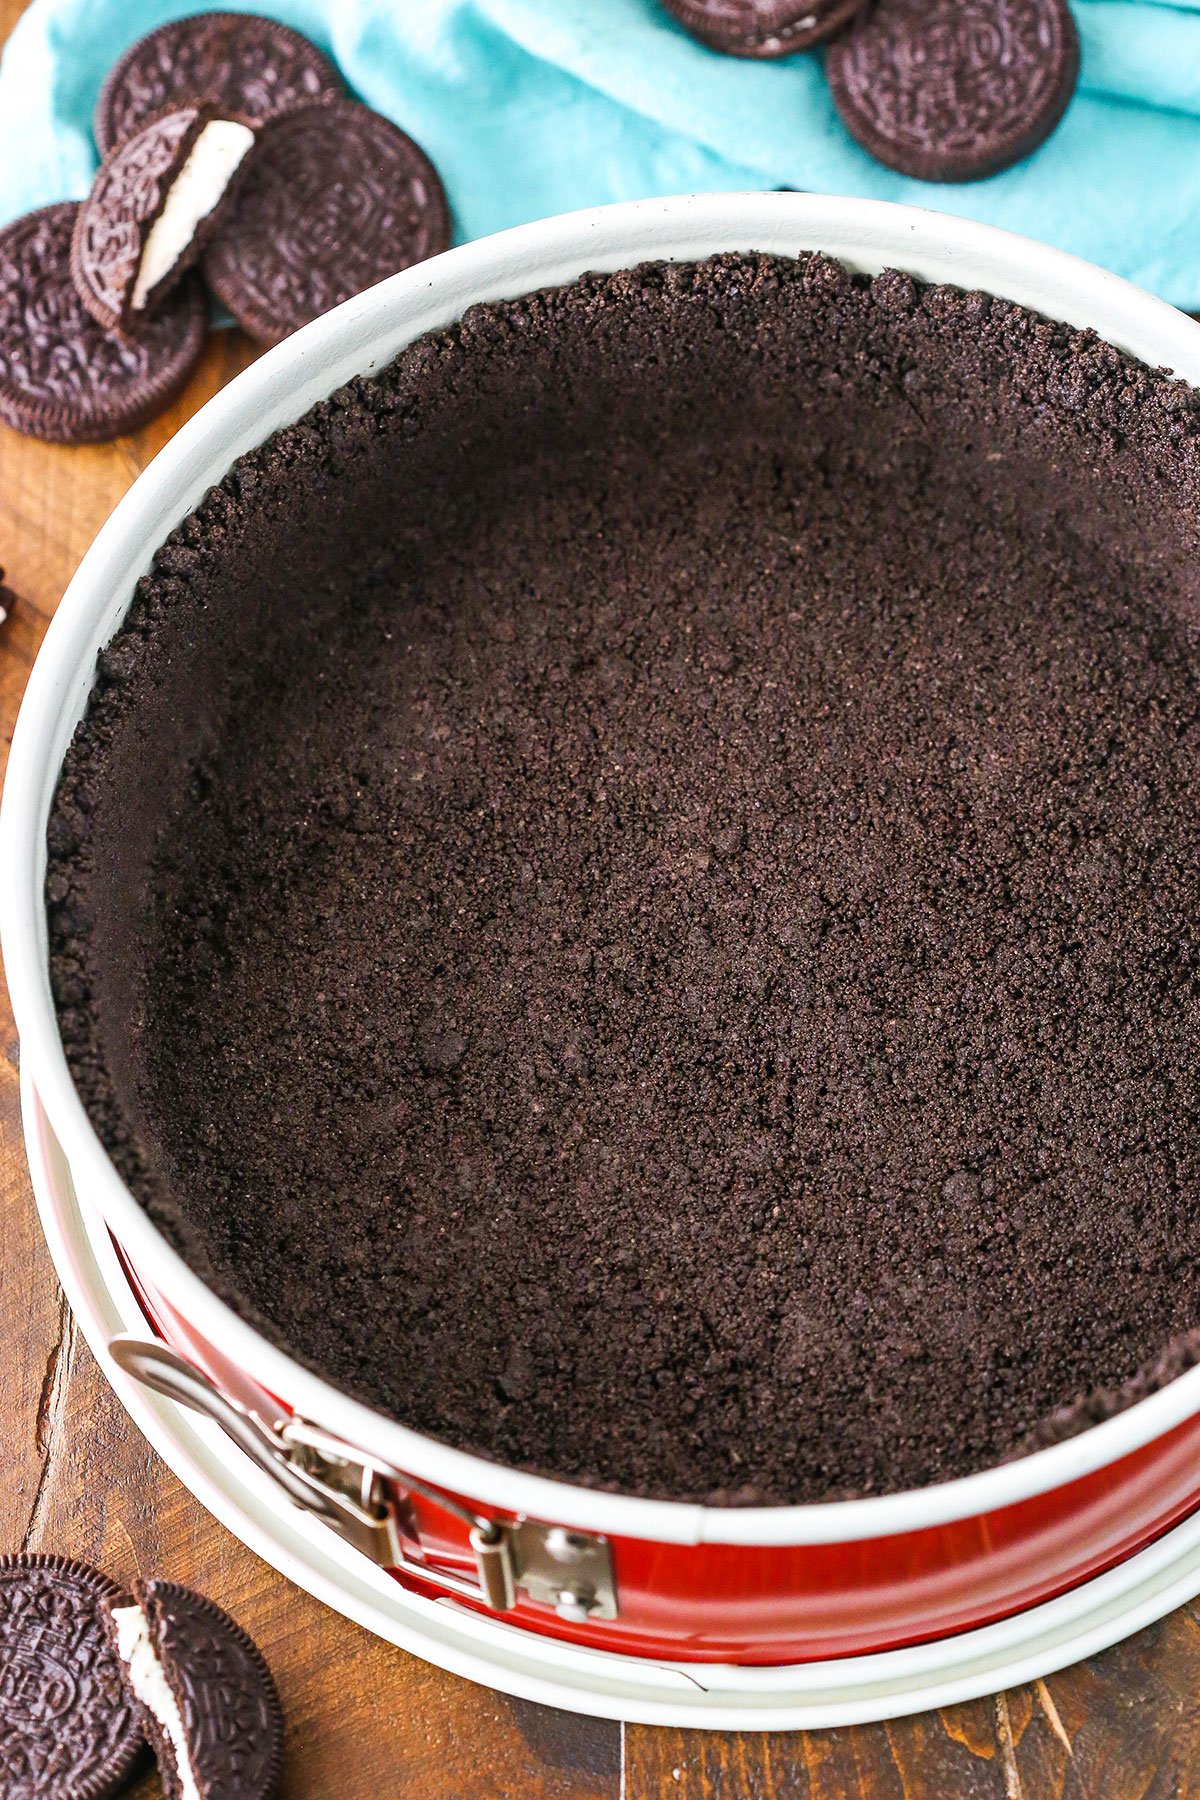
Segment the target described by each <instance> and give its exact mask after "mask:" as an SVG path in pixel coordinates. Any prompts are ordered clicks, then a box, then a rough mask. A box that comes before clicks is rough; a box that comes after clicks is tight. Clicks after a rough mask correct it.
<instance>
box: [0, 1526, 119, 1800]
mask: <svg viewBox="0 0 1200 1800" xmlns="http://www.w3.org/2000/svg"><path fill="white" fill-rule="evenodd" d="M121 1603H122V1596H121V1593H120V1590H119V1589H118V1588H117V1586H116V1584H115V1583H114V1582H111V1581H109V1579H108V1577H107V1576H105V1575H101V1573H100V1572H99V1570H98V1569H92V1568H89V1567H88V1565H87V1564H86V1563H81V1562H70V1561H68V1560H67V1559H66V1558H65V1557H61V1556H38V1555H29V1556H3V1557H0V1794H3V1795H4V1800H62V1797H63V1796H67V1795H69V1796H70V1800H108V1796H109V1795H114V1794H118V1793H119V1792H120V1791H121V1789H122V1788H123V1787H124V1786H125V1784H126V1782H127V1781H128V1780H129V1778H130V1776H131V1775H132V1773H133V1770H134V1767H135V1765H136V1764H137V1761H138V1758H139V1757H140V1756H141V1754H142V1752H143V1751H144V1750H145V1747H146V1746H145V1738H144V1736H143V1733H142V1713H141V1708H140V1706H139V1705H138V1703H137V1702H136V1700H134V1699H133V1698H132V1697H131V1696H130V1695H129V1693H128V1692H127V1691H126V1688H125V1685H124V1683H123V1681H122V1679H121V1671H120V1663H119V1659H118V1657H117V1655H116V1652H115V1650H114V1648H113V1645H112V1642H111V1640H110V1638H109V1634H108V1629H107V1611H106V1609H107V1607H108V1606H109V1605H113V1606H120V1605H121Z"/></svg>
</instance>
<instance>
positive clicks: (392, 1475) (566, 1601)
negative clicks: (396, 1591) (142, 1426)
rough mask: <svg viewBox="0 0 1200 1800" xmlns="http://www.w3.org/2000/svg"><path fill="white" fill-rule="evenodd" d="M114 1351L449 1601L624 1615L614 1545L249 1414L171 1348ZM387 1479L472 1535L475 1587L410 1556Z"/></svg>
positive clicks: (294, 1497) (119, 1340)
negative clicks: (492, 1515) (474, 1500)
mask: <svg viewBox="0 0 1200 1800" xmlns="http://www.w3.org/2000/svg"><path fill="white" fill-rule="evenodd" d="M108 1348H109V1353H110V1355H111V1356H112V1359H113V1361H114V1362H115V1363H116V1364H117V1366H118V1368H120V1369H122V1370H124V1372H125V1373H126V1374H127V1375H132V1376H134V1377H135V1378H136V1379H137V1380H138V1381H140V1382H142V1383H143V1384H144V1385H145V1386H146V1387H149V1388H153V1389H154V1391H155V1392H156V1393H159V1394H165V1395H166V1397H167V1398H168V1399H169V1400H175V1401H178V1402H179V1404H180V1405H183V1406H187V1407H190V1408H191V1409H192V1411H193V1412H198V1413H203V1414H204V1416H205V1417H206V1418H209V1419H212V1420H213V1421H214V1422H215V1423H216V1424H218V1425H219V1426H220V1427H221V1429H222V1430H223V1431H224V1432H225V1433H226V1435H227V1436H228V1437H230V1438H231V1439H232V1440H233V1442H234V1443H235V1444H236V1445H237V1446H238V1448H239V1449H240V1450H242V1451H244V1452H245V1454H246V1455H247V1456H248V1457H249V1458H250V1460H251V1461H252V1462H253V1463H254V1464H255V1465H256V1467H258V1468H259V1469H261V1470H262V1471H263V1473H264V1474H266V1475H269V1476H270V1477H271V1478H272V1480H273V1481H275V1482H276V1483H277V1484H278V1485H279V1486H280V1487H281V1488H282V1489H283V1491H284V1492H285V1493H286V1495H287V1497H288V1499H289V1500H290V1501H291V1502H292V1503H293V1505H295V1506H299V1507H301V1508H303V1510H304V1511H305V1512H311V1513H313V1514H315V1516H316V1517H317V1518H319V1519H321V1520H323V1522H324V1523H325V1524H326V1525H329V1526H330V1527H332V1529H333V1530H334V1531H336V1532H337V1533H338V1534H339V1536H340V1537H342V1538H344V1539H345V1540H346V1542H347V1543H349V1544H352V1545H353V1546H354V1548H355V1549H356V1550H360V1551H361V1552H362V1553H363V1555H364V1556H367V1557H369V1558H370V1559H371V1561H372V1562H374V1563H378V1564H379V1566H380V1567H381V1568H387V1569H399V1570H400V1571H401V1572H402V1573H404V1574H408V1575H413V1576H416V1577H417V1579H418V1580H420V1581H423V1582H425V1583H427V1584H428V1585H429V1586H431V1587H436V1588H439V1589H441V1590H442V1591H443V1592H445V1593H448V1594H454V1595H457V1596H458V1597H460V1598H462V1599H464V1600H473V1601H476V1602H482V1604H484V1605H485V1606H488V1607H490V1608H491V1609H492V1610H493V1611H494V1612H508V1611H510V1610H511V1608H512V1607H513V1606H515V1605H516V1602H517V1595H518V1591H520V1592H522V1593H523V1594H524V1595H525V1596H526V1598H528V1599H530V1600H533V1601H535V1602H536V1603H537V1604H539V1605H542V1606H552V1607H553V1608H554V1610H555V1612H557V1613H558V1614H559V1616H560V1617H561V1618H564V1619H570V1620H572V1621H574V1622H579V1621H582V1620H585V1619H615V1618H616V1617H617V1591H616V1582H615V1580H614V1577H613V1567H612V1550H611V1547H610V1545H609V1542H608V1539H607V1538H605V1537H601V1536H599V1535H598V1534H596V1533H594V1532H587V1531H574V1530H570V1529H568V1528H567V1527H566V1526H563V1525H548V1524H545V1523H543V1522H542V1521H541V1520H539V1519H527V1518H519V1519H514V1520H513V1521H512V1522H511V1523H510V1524H505V1523H502V1522H500V1521H498V1520H496V1519H487V1518H484V1517H483V1515H482V1514H480V1513H476V1512H473V1511H472V1510H471V1508H470V1507H467V1506H463V1505H462V1504H461V1502H460V1501H457V1500H454V1499H452V1498H451V1497H450V1496H449V1495H447V1494H443V1493H442V1492H441V1491H440V1490H439V1489H437V1488H434V1487H430V1486H428V1485H427V1484H426V1483H425V1482H423V1481H419V1480H417V1479H416V1478H415V1477H414V1476H412V1475H406V1474H405V1473H404V1471H403V1470H401V1469H394V1468H391V1467H389V1466H388V1465H386V1464H383V1463H379V1462H375V1461H372V1460H369V1459H366V1458H364V1457H363V1455H362V1452H361V1451H358V1450H355V1449H354V1448H353V1447H352V1446H351V1445H350V1444H347V1443H346V1442H345V1441H344V1440H343V1439H342V1438H339V1437H336V1436H334V1434H333V1433H332V1432H328V1431H324V1430H322V1428H321V1427H320V1426H319V1425H313V1424H310V1423H309V1421H308V1420H307V1419H302V1418H300V1417H299V1415H298V1414H295V1413H292V1414H282V1415H280V1416H279V1417H277V1418H275V1419H264V1418H263V1417H262V1416H261V1415H260V1414H259V1413H257V1412H252V1411H250V1410H249V1408H247V1407H244V1406H240V1405H239V1404H238V1403H237V1401H235V1400H231V1399H230V1398H229V1397H228V1396H227V1395H226V1394H223V1393H222V1392H221V1390H220V1388H218V1387H217V1386H216V1384H215V1382H213V1381H210V1379H209V1378H208V1376H207V1375H205V1374H204V1373H203V1372H202V1371H201V1370H200V1369H197V1368H196V1367H195V1365H194V1364H192V1363H189V1362H187V1361H186V1360H185V1359H184V1358H183V1357H182V1356H178V1355H176V1353H175V1351H174V1350H171V1349H169V1348H168V1347H167V1345H166V1344H163V1343H160V1342H158V1341H157V1340H153V1339H151V1340H144V1339H141V1338H133V1337H115V1338H113V1339H111V1341H110V1343H109V1346H108ZM388 1481H392V1482H394V1483H395V1484H396V1485H397V1486H398V1487H400V1488H402V1489H406V1490H407V1491H408V1492H410V1493H416V1494H420V1495H421V1496H422V1497H423V1498H424V1499H426V1500H429V1501H432V1502H433V1503H434V1504H435V1505H437V1506H441V1507H444V1508H445V1510H446V1511H447V1512H449V1513H452V1514H453V1515H454V1516H455V1517H456V1518H458V1519H460V1520H461V1521H462V1522H463V1523H464V1524H465V1525H466V1526H467V1527H468V1528H469V1542H470V1546H471V1553H472V1555H473V1557H474V1559H475V1579H474V1580H472V1579H471V1578H470V1576H469V1575H460V1574H457V1573H455V1572H454V1571H452V1570H449V1569H438V1568H433V1567H432V1566H430V1565H429V1564H427V1563H424V1562H419V1561H417V1560H416V1559H415V1558H413V1557H411V1556H409V1555H408V1553H407V1552H406V1550H405V1547H404V1542H403V1539H402V1538H401V1535H400V1531H399V1528H398V1525H397V1520H396V1512H395V1508H394V1506H393V1505H392V1503H391V1500H390V1498H389V1496H388V1491H387V1485H386V1484H387V1482H388Z"/></svg>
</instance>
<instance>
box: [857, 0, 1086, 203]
mask: <svg viewBox="0 0 1200 1800" xmlns="http://www.w3.org/2000/svg"><path fill="white" fill-rule="evenodd" d="M825 74H826V77H827V79H828V81H829V87H830V91H831V92H832V94H833V100H834V104H835V105H836V107H837V109H838V112H839V113H840V114H841V116H842V119H843V121H844V123H845V125H846V127H847V129H848V130H849V132H850V133H851V135H852V136H853V137H855V138H857V140H858V142H859V143H860V144H861V145H862V146H863V148H864V149H865V150H869V151H870V153H871V155H872V156H873V157H875V158H876V160H877V161H878V162H881V163H884V164H885V165H886V166H887V167H888V168H889V169H897V170H898V171H899V172H900V173H901V174H902V175H912V176H915V177H916V178H917V179H918V180H921V181H976V180H979V179H980V178H981V177H982V176H985V175H994V174H996V173H997V172H998V171H999V170H1000V169H1005V168H1008V166H1009V165H1010V164H1011V163H1015V162H1019V161H1020V159H1021V157H1023V156H1028V154H1029V153H1030V151H1031V150H1035V149H1036V148H1037V146H1038V145H1039V144H1040V143H1042V141H1043V140H1044V139H1045V138H1047V137H1049V135H1050V133H1051V132H1052V131H1053V129H1054V127H1055V126H1056V125H1057V124H1058V122H1059V120H1060V119H1061V118H1062V115H1063V113H1064V112H1065V111H1066V108H1067V103H1068V101H1069V100H1070V98H1071V95H1072V93H1073V92H1074V90H1075V82H1076V79H1077V78H1078V74H1079V39H1078V36H1077V34H1076V31H1075V24H1074V21H1073V19H1072V17H1071V11H1070V7H1069V6H1068V5H1067V0H877V4H876V5H875V6H874V7H873V8H872V10H871V11H870V12H869V13H867V14H866V15H864V17H863V18H862V19H860V20H859V21H858V22H857V23H856V24H854V25H853V26H852V27H851V28H850V30H849V31H848V32H846V34H845V35H844V36H843V37H840V38H838V39H837V40H836V41H835V42H834V43H832V44H831V45H830V47H829V49H828V51H827V52H826V58H825Z"/></svg>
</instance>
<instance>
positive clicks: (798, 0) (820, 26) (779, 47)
mask: <svg viewBox="0 0 1200 1800" xmlns="http://www.w3.org/2000/svg"><path fill="white" fill-rule="evenodd" d="M865 3H866V0H664V4H665V6H666V8H667V11H668V12H669V13H671V14H672V16H673V17H674V18H676V19H678V21H679V23H680V24H681V25H682V26H684V27H685V28H686V29H687V30H688V31H690V32H691V33H692V35H693V37H698V38H699V39H700V41H701V43H704V44H708V45H709V47H710V48H711V49H713V50H720V51H722V52H723V53H724V54H725V55H726V56H754V57H775V56H790V55H791V54H792V53H793V52H794V51H797V50H808V49H811V48H812V46H813V45H814V44H820V43H824V41H825V39H826V38H830V37H832V36H833V35H834V33H835V32H838V31H840V30H841V29H842V27H843V26H844V25H846V24H848V23H849V21H850V20H851V19H853V18H854V16H855V14H856V13H860V12H861V11H862V10H863V7H864V5H865Z"/></svg>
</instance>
